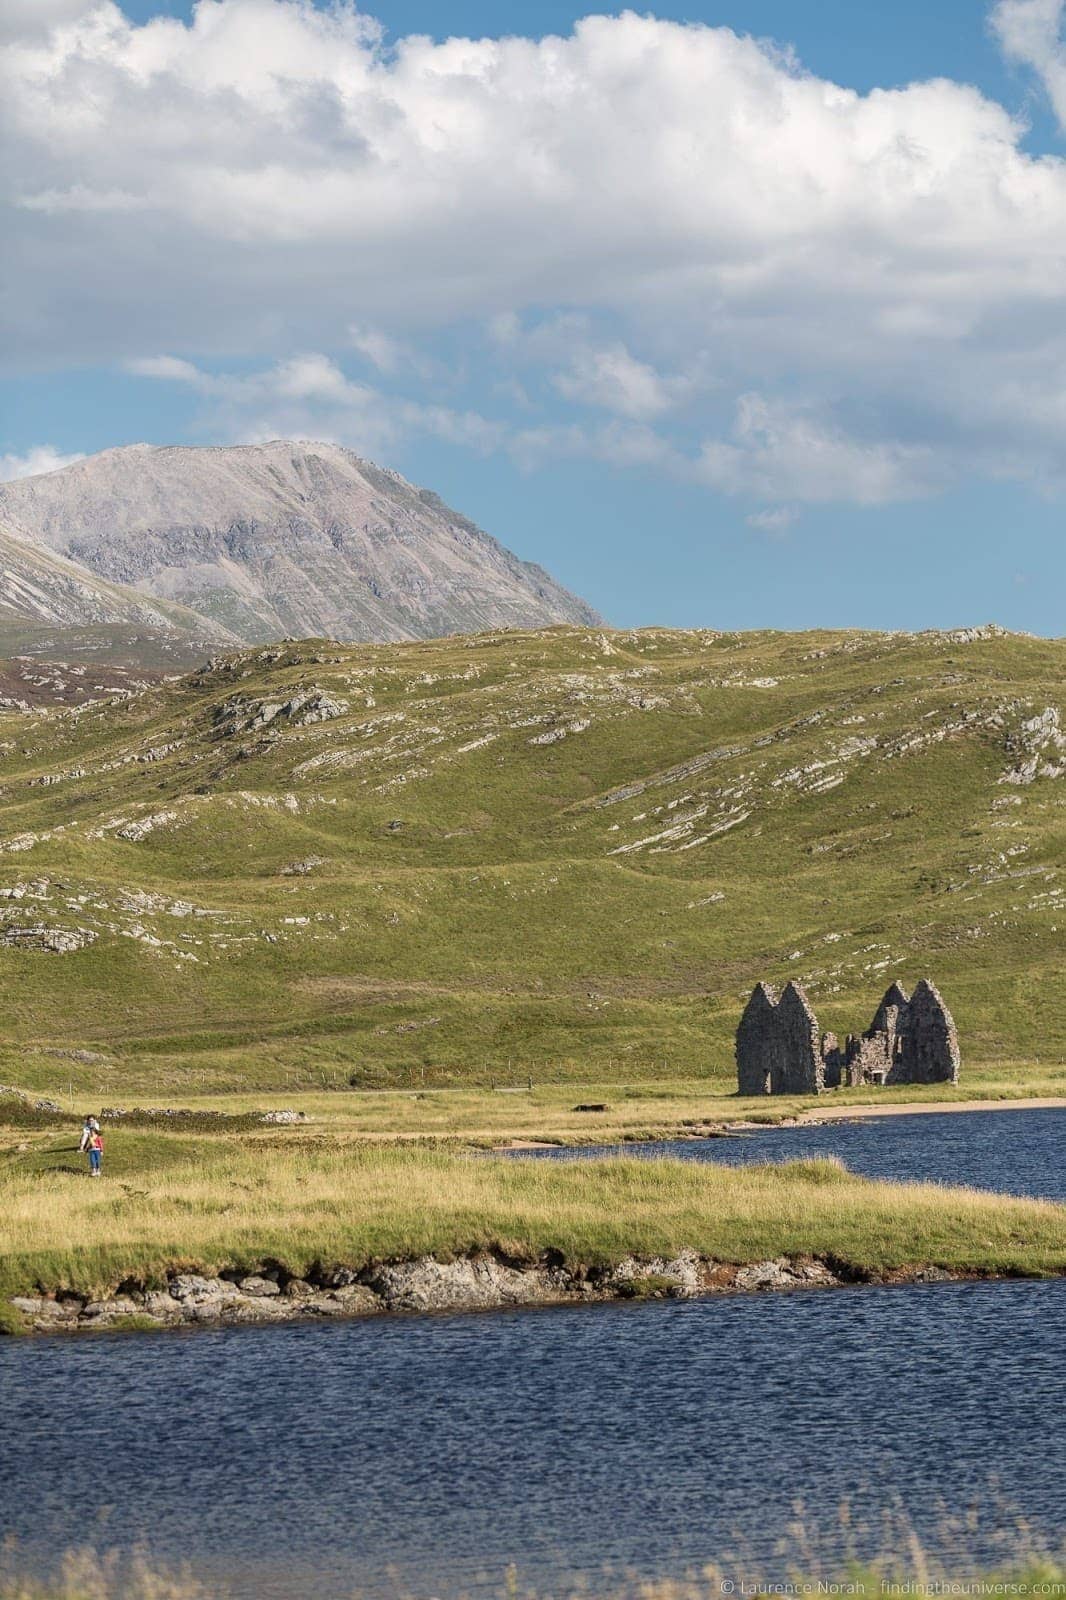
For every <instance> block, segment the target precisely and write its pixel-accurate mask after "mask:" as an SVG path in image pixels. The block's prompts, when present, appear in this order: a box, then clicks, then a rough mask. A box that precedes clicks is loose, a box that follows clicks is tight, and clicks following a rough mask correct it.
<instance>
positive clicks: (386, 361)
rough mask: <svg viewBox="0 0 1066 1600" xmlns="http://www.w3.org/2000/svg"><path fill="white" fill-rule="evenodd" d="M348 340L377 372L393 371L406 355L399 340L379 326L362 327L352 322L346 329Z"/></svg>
mask: <svg viewBox="0 0 1066 1600" xmlns="http://www.w3.org/2000/svg"><path fill="white" fill-rule="evenodd" d="M348 342H349V343H350V344H351V346H352V348H353V349H354V350H358V351H359V354H360V355H361V356H364V357H365V358H366V360H367V361H369V362H370V365H371V366H372V367H377V369H378V371H379V372H386V373H389V372H395V371H396V369H397V368H398V367H399V366H401V365H402V364H403V361H404V359H405V358H406V356H407V352H406V351H405V350H404V348H403V346H402V345H401V344H400V343H399V341H398V340H397V339H393V338H390V336H389V335H388V334H387V333H384V332H383V331H382V330H381V329H380V328H363V327H360V326H359V324H358V323H353V324H352V325H351V327H350V328H349V329H348Z"/></svg>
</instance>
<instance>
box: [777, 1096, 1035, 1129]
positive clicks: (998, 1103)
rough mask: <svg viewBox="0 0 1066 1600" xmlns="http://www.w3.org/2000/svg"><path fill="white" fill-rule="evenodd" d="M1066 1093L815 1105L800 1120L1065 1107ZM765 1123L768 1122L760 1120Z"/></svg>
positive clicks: (827, 1120)
mask: <svg viewBox="0 0 1066 1600" xmlns="http://www.w3.org/2000/svg"><path fill="white" fill-rule="evenodd" d="M1064 1110H1066V1096H1064V1095H1033V1096H1030V1097H1029V1098H1028V1099H1018V1100H957V1101H956V1100H935V1101H932V1102H922V1101H921V1100H915V1101H912V1100H898V1101H894V1102H893V1104H892V1105H885V1106H879V1105H868V1104H862V1105H855V1106H826V1108H825V1110H824V1111H823V1110H822V1108H821V1107H820V1106H812V1107H811V1108H810V1110H808V1111H801V1112H800V1114H799V1119H800V1121H801V1122H839V1121H840V1120H841V1119H842V1118H850V1117H914V1116H936V1115H938V1114H940V1115H943V1114H944V1113H947V1112H952V1111H1064ZM760 1126H766V1124H760Z"/></svg>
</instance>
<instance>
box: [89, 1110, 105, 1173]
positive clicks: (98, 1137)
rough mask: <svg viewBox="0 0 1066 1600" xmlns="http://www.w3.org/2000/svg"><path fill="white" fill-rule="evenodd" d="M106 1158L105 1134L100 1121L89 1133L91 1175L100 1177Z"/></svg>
mask: <svg viewBox="0 0 1066 1600" xmlns="http://www.w3.org/2000/svg"><path fill="white" fill-rule="evenodd" d="M103 1159H104V1136H103V1134H102V1133H101V1132H100V1126H99V1123H97V1126H96V1127H95V1128H94V1129H93V1130H92V1132H91V1133H90V1135H89V1176H90V1178H98V1177H99V1176H100V1168H101V1165H102V1163H103Z"/></svg>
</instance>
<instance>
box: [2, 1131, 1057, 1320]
mask: <svg viewBox="0 0 1066 1600" xmlns="http://www.w3.org/2000/svg"><path fill="white" fill-rule="evenodd" d="M21 1142H23V1143H24V1144H26V1146H27V1148H26V1149H24V1150H21V1151H19V1150H16V1151H14V1152H13V1153H12V1154H10V1155H9V1156H8V1158H7V1159H6V1161H5V1163H4V1167H3V1170H2V1172H0V1293H2V1294H4V1295H11V1294H15V1293H19V1292H22V1293H25V1292H27V1291H30V1290H33V1289H36V1288H40V1289H43V1290H45V1291H49V1290H54V1289H59V1288H69V1289H73V1290H77V1291H80V1292H85V1293H88V1294H90V1295H94V1296H95V1295H101V1294H105V1293H107V1292H108V1291H111V1290H113V1289H114V1288H115V1287H116V1286H117V1285H118V1284H119V1283H121V1282H122V1281H123V1280H124V1279H127V1278H133V1279H136V1280H138V1281H140V1282H153V1281H154V1282H161V1281H163V1280H164V1279H165V1277H166V1274H167V1272H168V1270H173V1269H175V1268H181V1269H186V1270H188V1269H203V1270H206V1271H218V1270H220V1269H224V1268H230V1267H243V1268H248V1269H252V1268H254V1267H255V1266H256V1265H258V1264H259V1263H261V1262H263V1261H274V1262H277V1263H280V1264H281V1265H283V1266H284V1267H285V1269H286V1270H287V1271H289V1272H291V1273H293V1274H295V1275H297V1276H302V1275H304V1274H305V1273H306V1272H307V1271H308V1270H310V1269H311V1268H312V1267H313V1266H315V1265H316V1264H323V1263H326V1264H329V1263H343V1264H345V1265H350V1266H353V1267H357V1268H358V1267H361V1266H363V1265H365V1264H368V1263H370V1262H373V1261H375V1260H383V1259H384V1260H387V1259H401V1258H402V1259H406V1258H412V1257H418V1256H425V1255H434V1256H438V1257H441V1258H448V1257H453V1256H456V1255H463V1254H468V1253H475V1252H478V1251H483V1250H499V1251H502V1252H504V1253H506V1254H507V1255H508V1256H509V1257H512V1258H515V1259H520V1260H534V1259H537V1258H539V1257H540V1256H542V1255H543V1254H544V1253H545V1252H547V1251H555V1252H559V1253H560V1255H561V1256H562V1257H563V1258H565V1260H566V1261H567V1262H570V1263H573V1262H581V1263H588V1264H590V1265H610V1264H613V1263H615V1262H617V1261H619V1260H621V1259H623V1258H625V1257H627V1256H630V1255H637V1256H645V1257H650V1256H658V1255H665V1256H672V1255H675V1254H676V1253H677V1252H678V1251H679V1250H681V1249H684V1248H689V1249H694V1250H696V1251H697V1252H698V1253H700V1254H701V1255H703V1256H706V1257H711V1258H714V1259H715V1260H720V1261H723V1262H750V1261H759V1260H765V1259H767V1258H772V1257H777V1256H782V1255H811V1256H820V1257H823V1258H830V1259H832V1260H834V1261H835V1262H838V1263H840V1264H842V1265H844V1266H846V1267H849V1268H852V1269H854V1270H855V1271H856V1272H859V1273H882V1272H886V1271H890V1270H892V1269H896V1268H904V1267H908V1266H914V1265H924V1264H933V1265H936V1266H941V1267H944V1268H947V1269H950V1270H958V1271H974V1272H981V1273H986V1272H987V1273H1000V1274H1003V1273H1009V1274H1013V1273H1019V1274H1046V1273H1060V1272H1064V1271H1066V1210H1064V1208H1062V1207H1060V1206H1057V1205H1053V1204H1050V1203H1046V1202H1037V1201H1029V1200H1020V1199H1008V1198H1005V1197H1000V1196H996V1195H990V1194H983V1193H978V1192H975V1191H970V1190H962V1189H947V1188H940V1187H935V1186H932V1185H917V1184H915V1185H895V1184H889V1183H876V1182H869V1181H866V1180H864V1179H861V1178H857V1177H854V1176H852V1175H851V1174H849V1173H848V1172H846V1171H845V1170H844V1169H843V1168H842V1167H841V1166H839V1165H838V1164H837V1163H835V1162H832V1161H803V1162H795V1163H791V1164H787V1165H781V1166H763V1167H745V1168H726V1167H715V1166H704V1165H696V1164H694V1163H687V1162H675V1161H662V1162H647V1161H639V1160H626V1159H612V1160H608V1161H602V1160H601V1161H596V1160H587V1161H576V1162H567V1163H565V1164H554V1163H546V1162H515V1161H513V1160H507V1159H504V1158H498V1157H479V1156H474V1155H464V1154H461V1153H456V1152H451V1151H448V1150H443V1149H424V1148H417V1147H396V1146H390V1145H384V1144H382V1145H368V1144H360V1143H356V1142H349V1141H347V1140H344V1139H342V1138H340V1137H338V1136H335V1135H330V1136H321V1137H308V1136H306V1135H305V1136H303V1137H302V1138H300V1139H299V1140H298V1141H294V1140H292V1139H290V1138H289V1137H288V1136H287V1134H286V1135H285V1136H282V1135H281V1134H280V1133H264V1134H262V1135H246V1136H244V1137H242V1138H241V1139H239V1140H238V1139H234V1138H227V1137H221V1136H209V1135H205V1134H202V1133H188V1134H177V1133H167V1134H159V1133H156V1132H155V1131H142V1132H139V1133H135V1132H132V1131H124V1133H123V1136H122V1138H121V1140H117V1139H116V1140H113V1141H112V1145H113V1147H114V1149H115V1158H114V1160H110V1161H109V1169H108V1175H107V1177H106V1178H105V1179H104V1180H103V1181H102V1182H100V1183H90V1182H89V1181H88V1180H87V1179H86V1177H85V1176H84V1174H83V1173H82V1171H81V1169H80V1163H79V1161H78V1158H77V1156H76V1154H75V1153H74V1150H73V1140H72V1139H71V1137H70V1136H69V1135H68V1136H66V1137H65V1138H63V1139H56V1138H55V1137H54V1136H37V1137H35V1138H32V1139H29V1138H28V1139H27V1140H24V1141H21Z"/></svg>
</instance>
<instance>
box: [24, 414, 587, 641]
mask: <svg viewBox="0 0 1066 1600" xmlns="http://www.w3.org/2000/svg"><path fill="white" fill-rule="evenodd" d="M0 514H2V515H3V516H4V517H5V518H6V519H7V521H8V522H9V523H10V524H11V525H12V527H13V528H15V529H17V530H18V532H20V533H21V534H22V535H23V537H25V538H27V539H29V540H31V541H33V542H34V543H37V544H38V545H41V544H43V545H45V546H47V547H48V548H49V549H50V550H52V551H55V552H58V553H59V554H60V555H62V556H64V557H65V558H67V560H69V561H72V562H75V563H77V564H78V565H80V566H81V567H82V568H85V569H87V570H88V572H89V573H92V574H94V575H95V576H96V577H98V578H102V579H105V580H107V581H108V582H109V583H113V584H120V585H123V586H126V587H129V588H132V589H134V590H136V591H138V592H139V593H140V594H142V595H145V596H152V597H155V598H156V599H158V600H162V601H168V602H171V603H173V602H177V603H178V604H180V605H182V606H185V607H188V608H189V609H190V610H191V611H193V612H195V613H197V614H198V615H199V616H200V617H202V618H203V619H204V620H205V622H206V623H208V624H209V625H211V626H213V627H215V628H216V629H217V628H222V629H225V630H226V631H227V632H228V633H230V634H231V635H233V636H235V637H237V638H241V639H245V640H248V641H250V642H254V641H258V640H263V639H271V638H277V637H279V636H282V635H286V634H290V635H303V636H308V635H320V636H329V637H333V638H340V639H348V640H401V639H412V638H425V637H430V636H433V635H437V634H447V633H459V632H473V631H479V630H483V629H488V628H499V627H539V626H544V625H547V624H551V623H554V622H578V623H588V622H595V621H596V620H597V618H596V615H595V613H594V612H593V611H592V610H591V608H590V607H589V606H587V605H586V604H585V603H584V602H583V601H582V600H579V599H578V598H577V597H576V596H574V595H572V594H570V593H569V592H568V591H567V590H566V589H564V588H562V587H561V586H560V585H559V584H557V583H556V582H555V581H554V579H552V578H551V577H550V576H549V574H548V573H546V572H545V571H544V570H543V569H542V568H541V567H538V566H536V565H534V564H533V563H530V562H525V561H521V560H520V559H519V558H518V557H517V556H515V555H513V554H512V553H511V552H510V551H509V550H507V549H506V548H505V547H504V546H503V545H501V544H500V543H499V542H498V541H497V540H496V539H494V538H492V537H491V535H489V534H487V533H485V532H483V531H482V530H481V529H480V528H478V527H477V526H476V525H475V524H474V523H472V522H471V521H469V519H467V518H466V517H464V516H462V515H461V514H460V513H459V512H456V511H453V510H451V508H450V507H448V506H446V505H445V504H444V502H443V501H442V500H440V499H439V497H438V496H437V495H435V494H433V493H432V492H430V491H428V490H423V489H419V488H418V487H416V486H415V485H414V484H411V483H409V482H408V481H407V480H406V479H405V478H403V477H402V476H401V475H400V474H399V473H397V472H393V471H391V470H389V469H387V468H382V467H379V466H376V465H375V464H374V463H373V462H370V461H364V460H363V459H362V458H361V457H359V456H357V455H356V454H355V453H354V452H353V451H350V450H346V449H344V448H343V447H342V446H340V445H336V444H329V443H319V442H311V441H295V440H288V439H276V440H272V441H270V442H269V443H266V444H254V445H237V446H210V445H207V446H203V445H201V446H177V445H175V446H165V445H163V446H157V445H146V444H137V445H127V446H123V447H121V448H118V449H113V450H105V451H103V452H101V453H100V454H99V455H95V456H90V457H87V458H85V459H84V460H81V461H77V462H74V463H73V464H72V465H70V466H67V467H64V468H61V469H60V470H59V471H57V472H50V473H45V474H42V475H41V476H39V477H33V478H24V479H21V480H20V481H18V482H16V483H11V484H6V485H3V486H0Z"/></svg>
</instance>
